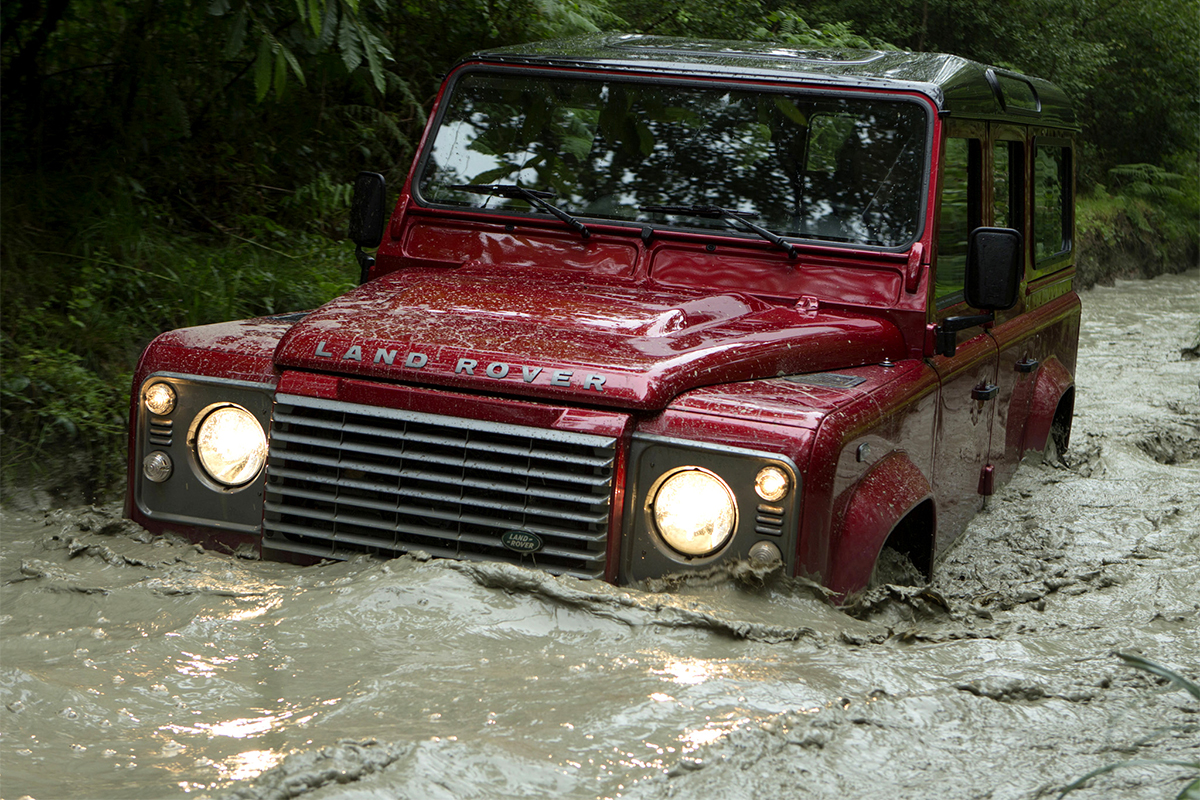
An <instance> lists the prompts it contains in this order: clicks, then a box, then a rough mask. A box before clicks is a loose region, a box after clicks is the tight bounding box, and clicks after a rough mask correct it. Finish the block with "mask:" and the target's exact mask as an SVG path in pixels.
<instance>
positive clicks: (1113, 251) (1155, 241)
mask: <svg viewBox="0 0 1200 800" xmlns="http://www.w3.org/2000/svg"><path fill="white" fill-rule="evenodd" d="M1147 213H1153V211H1152V210H1151V209H1147ZM1158 213H1159V214H1161V213H1162V212H1161V211H1159V212H1158ZM1169 227H1170V226H1169V225H1165V224H1164V223H1163V222H1162V221H1161V220H1159V221H1157V222H1151V221H1146V220H1142V221H1137V220H1134V219H1132V218H1131V217H1130V215H1129V213H1128V212H1126V211H1123V210H1110V211H1107V212H1105V213H1103V214H1101V215H1100V216H1099V217H1098V218H1096V219H1087V220H1081V221H1080V226H1079V231H1078V236H1079V258H1078V260H1077V268H1076V280H1077V281H1078V286H1079V288H1081V289H1090V288H1091V287H1092V286H1095V285H1097V284H1099V285H1102V286H1112V285H1113V282H1114V281H1116V280H1118V279H1125V280H1128V279H1132V278H1153V277H1156V276H1158V275H1167V274H1174V273H1180V272H1184V271H1186V270H1190V269H1195V268H1196V267H1197V266H1200V235H1197V232H1196V230H1195V226H1193V229H1192V230H1190V231H1179V232H1177V233H1174V234H1170V233H1166V232H1165V230H1164V229H1165V228H1169Z"/></svg>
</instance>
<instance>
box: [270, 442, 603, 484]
mask: <svg viewBox="0 0 1200 800" xmlns="http://www.w3.org/2000/svg"><path fill="white" fill-rule="evenodd" d="M279 438H280V440H281V443H282V442H287V443H291V444H301V445H309V446H312V447H320V448H322V449H334V448H337V447H338V445H337V444H333V443H330V442H328V441H326V440H321V439H317V438H316V437H311V436H291V435H286V434H281V435H280V436H279ZM335 452H339V453H340V452H344V451H337V450H335ZM354 452H355V453H356V454H357V455H360V456H361V455H370V456H378V457H379V458H395V459H398V460H401V461H419V462H421V463H423V464H438V465H441V466H446V467H459V468H462V469H474V470H480V471H484V472H498V473H500V474H503V475H518V476H529V477H532V478H545V479H547V480H561V481H572V482H576V483H589V484H591V485H592V486H602V485H604V484H606V483H608V479H607V478H605V477H603V476H575V475H572V474H570V473H567V472H559V471H555V470H543V469H521V468H520V467H518V466H506V465H497V464H491V463H489V462H487V461H483V460H480V459H471V460H469V461H468V460H466V459H459V460H455V459H452V458H448V457H445V456H436V455H431V454H427V453H422V452H419V451H412V450H405V449H401V448H385V447H378V446H375V445H369V444H362V443H360V444H357V445H355V446H354ZM293 458H295V459H296V460H302V461H310V462H312V463H318V464H320V463H326V462H328V463H332V464H334V465H335V466H337V465H338V464H342V465H349V462H348V461H346V460H345V459H337V458H335V459H326V460H325V461H322V460H321V458H320V457H319V456H316V455H308V454H306V455H304V456H300V455H296V456H293ZM376 467H379V468H380V469H381V471H383V469H382V468H383V463H382V462H377V461H375V462H365V461H364V462H358V464H357V465H356V466H355V467H354V468H355V469H365V468H372V469H373V468H376ZM389 474H397V473H396V472H395V471H394V470H393V471H391V472H390V473H389Z"/></svg>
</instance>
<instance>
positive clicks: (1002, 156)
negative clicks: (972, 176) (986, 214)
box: [992, 141, 1025, 232]
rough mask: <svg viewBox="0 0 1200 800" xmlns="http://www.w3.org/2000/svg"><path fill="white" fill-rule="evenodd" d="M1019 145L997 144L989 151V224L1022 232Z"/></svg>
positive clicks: (1022, 171)
mask: <svg viewBox="0 0 1200 800" xmlns="http://www.w3.org/2000/svg"><path fill="white" fill-rule="evenodd" d="M1023 147H1024V145H1023V143H1021V142H1014V141H999V142H996V143H995V144H994V146H993V148H992V224H993V225H995V226H996V227H998V228H1014V229H1016V230H1018V231H1022V232H1023V231H1024V228H1025V204H1024V202H1023V200H1024V197H1025V162H1024V149H1023Z"/></svg>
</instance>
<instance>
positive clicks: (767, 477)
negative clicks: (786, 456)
mask: <svg viewBox="0 0 1200 800" xmlns="http://www.w3.org/2000/svg"><path fill="white" fill-rule="evenodd" d="M791 483H792V482H791V481H790V480H789V479H788V476H787V473H786V472H784V471H783V470H781V469H780V468H779V467H763V468H762V469H760V470H759V471H758V475H757V476H756V477H755V478H754V491H755V492H757V493H758V496H759V497H761V498H762V499H763V500H766V501H767V502H768V503H774V502H775V501H776V500H782V499H783V498H784V497H785V496H786V495H787V493H788V489H790V488H791Z"/></svg>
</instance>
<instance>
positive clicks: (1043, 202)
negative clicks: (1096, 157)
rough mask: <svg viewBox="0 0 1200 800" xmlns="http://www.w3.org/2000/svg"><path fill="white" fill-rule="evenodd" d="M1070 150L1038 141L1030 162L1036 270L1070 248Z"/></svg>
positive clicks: (1062, 255)
mask: <svg viewBox="0 0 1200 800" xmlns="http://www.w3.org/2000/svg"><path fill="white" fill-rule="evenodd" d="M1071 202H1072V197H1071V149H1070V148H1069V147H1067V146H1065V145H1061V144H1056V143H1044V142H1038V143H1037V144H1036V145H1035V146H1034V164H1033V247H1034V250H1033V253H1034V260H1035V262H1036V264H1037V269H1038V270H1039V271H1042V270H1045V269H1047V268H1049V267H1051V266H1054V262H1056V261H1058V260H1060V259H1063V258H1065V256H1067V254H1069V253H1070V251H1071Z"/></svg>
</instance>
